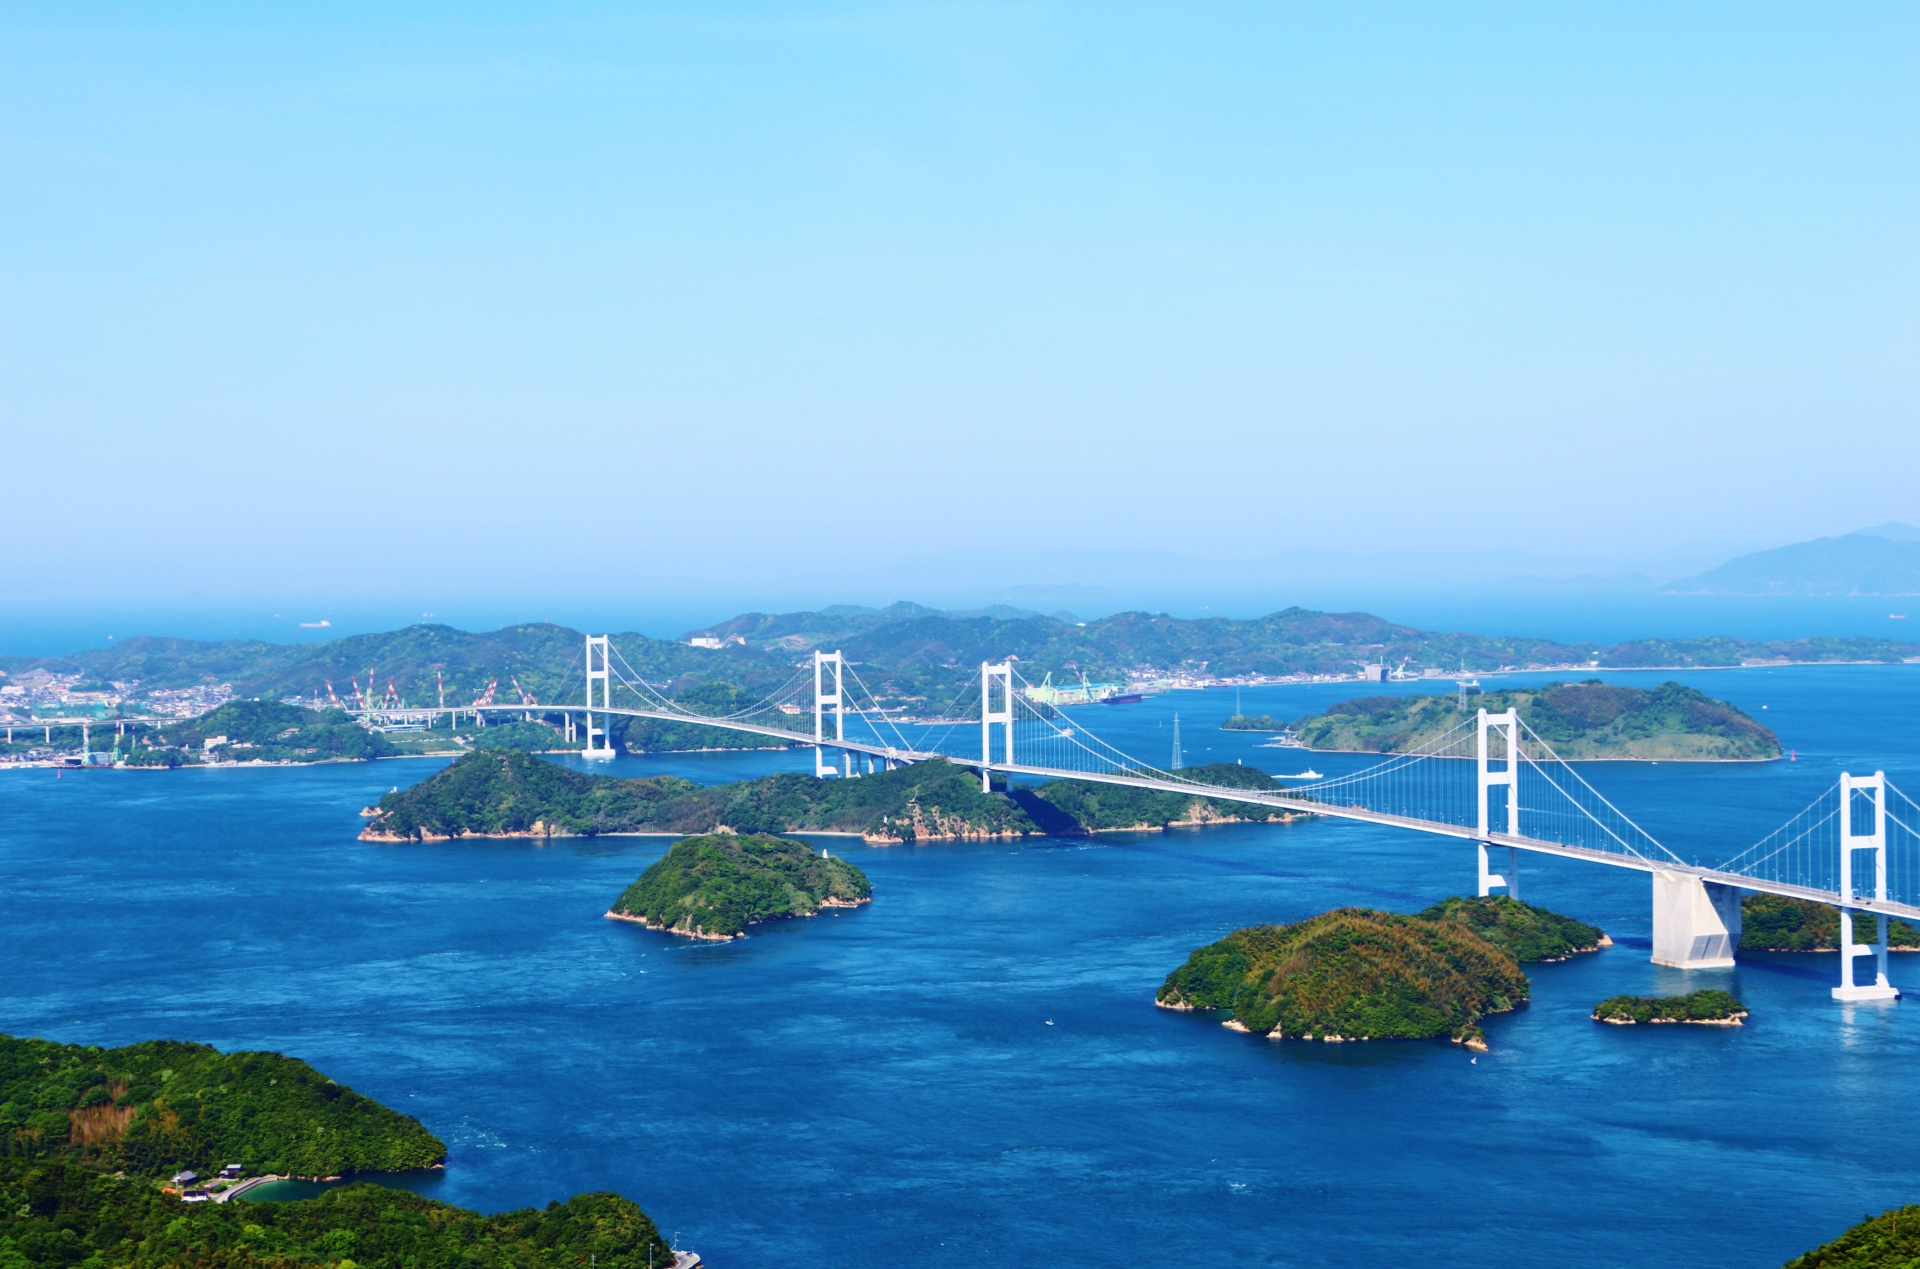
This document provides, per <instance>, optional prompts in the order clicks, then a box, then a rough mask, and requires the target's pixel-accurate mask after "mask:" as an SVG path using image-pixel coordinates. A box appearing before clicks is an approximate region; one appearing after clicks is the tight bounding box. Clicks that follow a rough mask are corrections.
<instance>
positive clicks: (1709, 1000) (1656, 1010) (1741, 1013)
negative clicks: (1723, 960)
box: [1593, 989, 1747, 1026]
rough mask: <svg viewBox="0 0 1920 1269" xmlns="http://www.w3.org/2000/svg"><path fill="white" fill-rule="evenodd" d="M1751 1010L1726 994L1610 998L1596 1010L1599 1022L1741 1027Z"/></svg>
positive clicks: (1598, 1005)
mask: <svg viewBox="0 0 1920 1269" xmlns="http://www.w3.org/2000/svg"><path fill="white" fill-rule="evenodd" d="M1746 1016H1747V1007H1746V1006H1745V1005H1743V1004H1741V1003H1740V1002H1739V1001H1738V1000H1735V999H1734V998H1733V997H1732V996H1730V995H1728V994H1727V993H1726V992H1724V991H1716V990H1712V989H1708V990H1705V991H1691V992H1688V993H1687V994H1686V995H1684V996H1609V997H1608V998H1607V999H1605V1000H1603V1001H1601V1002H1600V1003H1599V1004H1597V1005H1595V1006H1594V1007H1593V1020H1594V1021H1595V1022H1610V1023H1614V1024H1615V1025H1618V1026H1632V1025H1634V1024H1636V1023H1664V1022H1671V1023H1685V1022H1693V1023H1716V1024H1720V1025H1738V1024H1739V1023H1740V1021H1741V1020H1742V1019H1744V1018H1745V1017H1746Z"/></svg>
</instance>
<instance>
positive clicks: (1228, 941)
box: [1155, 908, 1528, 1043]
mask: <svg viewBox="0 0 1920 1269" xmlns="http://www.w3.org/2000/svg"><path fill="white" fill-rule="evenodd" d="M1527 993H1528V984H1527V979H1526V976H1525V975H1524V974H1522V973H1521V972H1520V967H1519V966H1518V965H1517V964H1515V963H1514V959H1513V957H1511V956H1509V955H1508V954H1507V953H1506V952H1504V951H1502V950H1501V949H1500V948H1498V947H1495V946H1494V945H1493V944H1491V943H1489V942H1488V941H1487V940H1485V939H1483V938H1481V937H1480V936H1479V935H1477V934H1475V933H1474V932H1473V931H1471V930H1469V929H1467V928H1466V927H1465V926H1463V925H1461V924H1459V923H1458V922H1455V921H1434V920H1429V919H1427V918H1425V917H1411V916H1401V915H1399V914H1398V913H1392V912H1379V911H1375V910H1373V909H1370V908H1340V909H1337V910H1336V911H1333V912H1327V913H1323V914H1322V915H1320V916H1317V917H1313V918H1311V919H1309V920H1306V921H1301V922H1298V923H1296V924H1293V925H1256V926H1250V927H1248V928H1246V929H1243V930H1235V931H1234V932H1233V933H1232V934H1229V935H1228V936H1227V937H1226V938H1224V939H1221V940H1220V941H1219V942H1217V943H1210V944H1208V945H1207V946H1205V947H1203V948H1200V949H1198V950H1197V951H1195V952H1194V953H1193V955H1191V956H1190V957H1188V958H1187V963H1186V964H1185V965H1182V966H1181V967H1180V968H1179V969H1176V970H1175V971H1174V972H1173V973H1171V974H1169V975H1168V976H1167V981H1166V982H1165V983H1164V984H1162V985H1161V988H1160V991H1159V993H1158V995H1157V996H1156V997H1155V1000H1156V1002H1157V1003H1158V1004H1160V1005H1161V1006H1163V1007H1165V1008H1169V1009H1218V1010H1223V1011H1225V1012H1227V1013H1228V1014H1229V1015H1231V1021H1232V1022H1233V1023H1234V1024H1235V1025H1236V1026H1237V1027H1238V1028H1239V1029H1241V1030H1245V1031H1253V1032H1258V1033H1260V1034H1263V1035H1267V1036H1270V1037H1272V1038H1274V1039H1295V1038H1305V1039H1313V1038H1316V1037H1317V1038H1319V1039H1322V1040H1326V1039H1334V1038H1339V1039H1346V1040H1365V1039H1373V1040H1388V1039H1407V1040H1417V1039H1424V1038H1426V1037H1429V1036H1440V1035H1451V1036H1453V1037H1454V1038H1455V1039H1457V1040H1461V1041H1463V1042H1465V1041H1468V1040H1474V1041H1478V1042H1481V1043H1484V1041H1483V1040H1481V1039H1480V1036H1479V1029H1478V1023H1479V1021H1480V1019H1481V1018H1483V1017H1485V1016H1487V1015H1488V1014H1493V1013H1502V1012H1505V1011H1506V1010H1508V1009H1512V1008H1513V1007H1514V1006H1515V1005H1518V1004H1524V1003H1525V1002H1526V1000H1527Z"/></svg>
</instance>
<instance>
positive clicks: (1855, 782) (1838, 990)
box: [1833, 771, 1900, 1000]
mask: <svg viewBox="0 0 1920 1269" xmlns="http://www.w3.org/2000/svg"><path fill="white" fill-rule="evenodd" d="M1856 793H1858V794H1865V795H1867V797H1866V798H1863V799H1859V800H1860V801H1863V802H1865V803H1866V805H1865V806H1862V807H1860V808H1859V809H1862V810H1868V811H1869V813H1870V814H1871V816H1872V827H1871V828H1870V829H1869V830H1868V831H1867V832H1864V833H1862V832H1858V831H1857V827H1858V826H1857V825H1856V824H1855V823H1854V810H1855V802H1856V799H1855V797H1854V795H1855V794H1856ZM1861 850H1870V851H1872V852H1873V894H1872V895H1871V896H1862V895H1861V894H1860V892H1859V890H1858V889H1857V888H1856V887H1855V885H1854V879H1853V860H1854V852H1855V851H1861ZM1862 897H1871V898H1873V899H1875V900H1877V901H1879V902H1882V903H1884V902H1886V898H1887V773H1886V772H1884V771H1876V772H1874V773H1873V774H1872V775H1870V776H1856V775H1849V774H1848V773H1846V772H1844V771H1843V772H1841V773H1840V985H1839V986H1838V987H1835V988H1834V989H1833V998H1834V999H1835V1000H1897V999H1899V997H1900V993H1899V992H1898V991H1896V990H1895V989H1894V988H1893V986H1892V985H1891V984H1890V983H1888V982H1887V914H1886V913H1884V912H1876V913H1874V914H1873V920H1874V939H1873V942H1871V943H1856V942H1854V941H1853V909H1852V908H1851V907H1849V906H1847V904H1848V901H1849V900H1851V899H1856V898H1862ZM1868 953H1872V954H1873V957H1874V980H1873V982H1872V984H1871V985H1867V984H1862V985H1860V986H1855V985H1854V981H1853V962H1854V958H1855V957H1858V956H1865V955H1867V954H1868Z"/></svg>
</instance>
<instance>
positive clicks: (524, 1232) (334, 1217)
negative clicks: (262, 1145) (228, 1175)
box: [0, 1158, 673, 1269]
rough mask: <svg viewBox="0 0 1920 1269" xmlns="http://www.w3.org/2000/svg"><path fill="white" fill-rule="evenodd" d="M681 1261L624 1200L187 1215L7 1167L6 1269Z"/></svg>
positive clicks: (344, 1194)
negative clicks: (509, 1207)
mask: <svg viewBox="0 0 1920 1269" xmlns="http://www.w3.org/2000/svg"><path fill="white" fill-rule="evenodd" d="M671 1264H673V1250H672V1248H671V1247H670V1246H668V1244H667V1243H666V1241H665V1240H664V1239H662V1238H661V1237H660V1231H659V1230H658V1229H656V1228H655V1227H654V1224H653V1222H652V1221H651V1220H648V1219H647V1215H646V1213H644V1212H642V1211H641V1210H640V1209H639V1208H638V1207H637V1206H635V1205H634V1204H633V1203H632V1202H631V1201H630V1200H628V1199H624V1198H621V1197H620V1196H619V1195H618V1194H608V1193H598V1194H579V1195H575V1196H574V1197H573V1198H571V1199H568V1200H567V1201H566V1202H564V1203H550V1204H548V1205H547V1206H546V1207H545V1208H531V1207H528V1208H520V1209H518V1210H516V1211H511V1212H501V1213H499V1214H497V1215H492V1216H489V1215H484V1214H482V1213H480V1212H475V1211H470V1210H468V1209H466V1208H461V1207H454V1206H453V1205H452V1204H449V1203H439V1202H435V1201H434V1200H432V1199H427V1198H421V1197H420V1196H419V1195H417V1194H409V1193H407V1192H406V1191H404V1190H393V1189H385V1188H383V1187H380V1186H377V1185H364V1184H363V1185H349V1186H345V1187H343V1188H341V1189H336V1190H329V1191H327V1192H326V1193H324V1194H321V1195H319V1196H318V1197H315V1198H311V1199H306V1200H303V1201H301V1202H296V1203H250V1202H247V1201H245V1200H241V1201H238V1202H231V1203H199V1204H191V1205H189V1204H183V1203H181V1202H180V1201H179V1200H177V1199H175V1198H172V1197H170V1196H168V1195H164V1194H162V1193H160V1191H159V1190H158V1189H156V1188H154V1187H153V1186H152V1185H150V1184H146V1183H144V1182H142V1181H140V1180H138V1179H135V1178H131V1177H126V1178H116V1177H112V1176H107V1175H103V1174H102V1173H99V1172H96V1171H92V1170H89V1169H86V1168H81V1167H77V1166H74V1165H72V1164H69V1163H64V1162H61V1161H57V1160H24V1159H17V1158H16V1159H0V1266H3V1267H4V1269H107V1267H108V1266H142V1267H144V1266H152V1267H153V1269H163V1267H165V1269H175V1267H177V1266H195V1267H204V1269H306V1267H308V1266H311V1267H312V1269H534V1267H536V1266H540V1267H550V1269H560V1267H561V1266H565V1267H566V1269H573V1267H574V1266H587V1265H595V1266H605V1267H606V1269H649V1267H650V1266H651V1269H662V1266H668V1265H671Z"/></svg>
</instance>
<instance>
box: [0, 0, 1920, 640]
mask: <svg viewBox="0 0 1920 1269" xmlns="http://www.w3.org/2000/svg"><path fill="white" fill-rule="evenodd" d="M1916 53H1920V10H1915V9H1914V8H1913V7H1912V6H1910V5H1896V4H1875V3H1863V4H1853V5H1847V6H1806V5H1765V4H1741V5H1719V6H1715V5H1691V6H1684V7H1677V6H1670V5H1640V6H1632V5H1619V4H1609V5H1588V6H1580V5H1555V6H1537V5H1511V6H1491V5H1486V6H1463V7H1453V8H1448V9H1444V10H1443V9H1441V8H1440V7H1437V6H1419V7H1412V6H1409V7H1395V6H1385V5H1349V6H1311V7H1308V6H1290V5H1224V4H1216V5H1187V6H1135V5H1125V4H1111V3H1109V4H1101V5H1090V4H1089V5H1072V4H1050V5H1021V4H999V5H993V4H975V5H964V6H955V5H940V4H924V3H923V4H904V5H899V4H858V3H852V4H835V5H823V4H800V3H796V4H785V5H753V4H739V5H729V6H714V5H697V6H696V5H687V6H674V5H637V6H606V7H596V6H592V5H570V6H531V5H528V6H501V5H494V6H486V5H457V6H456V5H446V6H437V7H436V6H424V5H404V4H395V5H381V6H352V5H332V6H305V7H301V8H295V7H292V6H276V7H264V6H239V5H233V6H208V5H194V4H172V5H112V4H105V5H94V6H86V7H85V8H84V9H82V8H80V7H77V6H64V7H55V6H44V5H42V6H26V5H13V4H7V5H0V56H3V57H4V59H5V68H6V69H5V73H4V75H0V146H3V147H4V154H3V157H0V285H3V286H4V292H5V295H6V302H5V304H4V306H0V412H3V415H0V417H4V421H5V432H6V446H5V451H4V453H5V456H6V459H7V470H8V473H9V479H8V502H9V504H10V507H11V510H12V512H13V515H12V517H11V527H12V528H13V535H12V536H13V540H14V546H12V547H10V548H9V550H8V552H7V553H6V556H5V559H4V562H3V563H0V600H4V603H5V605H6V606H7V607H8V608H9V609H10V610H11V611H12V612H13V613H14V614H15V616H16V617H18V616H20V615H21V614H27V613H36V614H43V615H44V614H49V613H51V614H58V613H71V612H77V611H80V610H83V609H84V610H89V611H91V610H93V609H105V608H111V607H113V606H114V605H119V606H120V607H121V608H128V609H131V608H137V607H139V606H140V605H142V604H145V605H148V606H149V608H151V610H152V611H155V612H158V611H161V609H162V608H163V607H166V606H169V605H170V606H171V607H167V608H166V610H167V611H182V612H184V611H187V610H189V609H191V608H192V607H193V606H194V605H196V604H197V605H202V606H205V607H207V608H209V609H210V610H211V609H213V608H220V609H222V610H223V611H224V610H227V609H233V610H238V609H243V608H248V607H249V606H252V607H258V608H260V609H262V610H263V611H264V610H265V609H266V608H269V607H276V606H286V607H291V606H296V605H299V606H304V607H306V608H309V609H312V610H314V611H318V610H319V609H320V608H321V607H323V606H325V605H343V604H348V603H355V602H359V603H374V602H377V603H380V604H385V605H388V606H389V607H391V608H392V609H393V610H394V611H396V612H397V611H400V610H402V609H405V610H408V611H411V609H412V608H414V607H419V608H420V609H421V610H422V611H425V610H427V608H428V607H430V606H436V605H437V606H441V607H449V606H450V607H454V608H458V607H459V606H460V605H463V604H464V605H467V606H468V608H470V609H472V608H476V607H478V606H488V605H491V606H492V607H493V608H494V609H498V610H499V611H507V610H519V609H525V610H527V615H529V616H533V615H561V613H562V611H563V610H566V609H567V607H568V605H573V606H574V607H576V608H577V607H579V606H580V605H581V604H583V603H586V602H588V601H589V600H591V601H592V602H606V601H607V598H608V596H609V595H617V596H619V597H620V602H624V603H627V604H629V605H630V606H631V607H632V608H633V609H634V610H635V611H639V610H643V609H646V608H647V606H648V605H653V606H654V607H656V608H663V609H669V608H674V606H675V605H679V606H681V607H687V606H689V605H691V606H694V607H697V606H698V605H699V604H701V603H709V602H710V603H713V604H718V605H720V606H722V607H727V606H730V605H732V606H747V605H749V604H754V603H756V601H759V602H760V603H761V605H762V606H775V605H777V604H780V603H783V602H832V601H833V600H835V599H849V600H860V601H867V602H884V601H885V600H887V599H890V598H895V597H899V595H900V594H901V593H903V592H904V591H906V590H909V589H912V588H915V586H916V578H922V577H924V578H925V584H924V585H923V586H920V587H919V589H920V591H921V593H922V594H924V595H925V596H926V597H928V598H930V599H934V600H935V601H936V602H966V601H967V600H969V599H972V600H973V601H974V602H979V601H982V600H985V599H988V598H991V597H993V596H992V594H991V593H990V592H994V591H995V587H996V583H998V584H1001V589H1008V588H1013V589H1017V588H1018V587H1019V586H1022V585H1025V586H1028V587H1035V586H1038V587H1042V588H1044V587H1047V586H1053V587H1055V588H1056V589H1058V590H1063V591H1065V590H1070V588H1071V587H1072V586H1074V585H1076V584H1086V583H1087V582H1088V578H1089V577H1090V576H1091V573H1092V572H1097V571H1098V569H1097V568H1096V566H1095V565H1094V564H1093V563H1089V562H1088V561H1092V560H1094V559H1096V558H1099V559H1106V560H1108V561H1109V563H1111V561H1112V560H1114V559H1121V560H1124V559H1125V558H1126V553H1127V552H1140V551H1147V552H1159V553H1162V554H1163V555H1167V556H1178V557H1181V558H1189V557H1190V558H1194V559H1204V560H1207V561H1210V562H1212V564H1213V565H1216V566H1218V567H1220V568H1222V569H1225V570H1228V571H1229V572H1230V571H1231V570H1232V569H1233V568H1235V567H1239V566H1242V565H1249V564H1257V562H1258V561H1263V560H1265V561H1271V560H1273V559H1274V558H1276V557H1279V556H1282V555H1284V553H1286V552H1290V551H1293V552H1298V551H1322V552H1326V551H1334V552H1356V553H1361V554H1365V553H1373V552H1386V551H1391V552H1408V551H1415V552H1422V551H1425V552H1441V553H1450V552H1485V551H1497V550H1513V551H1522V552H1530V553H1532V554H1533V555H1535V556H1538V557H1540V558H1542V559H1554V560H1566V561H1571V560H1578V561H1582V562H1584V563H1583V564H1582V566H1583V567H1585V566H1588V565H1591V566H1592V567H1595V568H1599V569H1601V570H1605V569H1607V568H1621V569H1628V568H1642V569H1646V570H1651V571H1652V572H1656V573H1657V572H1658V571H1659V570H1660V569H1662V568H1670V569H1672V570H1674V571H1676V572H1678V571H1685V566H1688V565H1694V564H1697V563H1698V562H1702V561H1710V560H1711V559H1713V558H1717V557H1722V556H1724V555H1726V554H1729V553H1732V552H1736V551H1739V550H1745V549H1751V548H1754V547H1760V546H1770V545H1776V544H1779V543H1782V542H1787V541H1793V540H1797V539H1801V538H1806V537H1811V536H1817V535H1821V534H1826V533H1834V532H1843V531H1846V530H1848V529H1852V528H1856V527H1859V526H1861V525H1867V524H1876V523H1879V522H1882V521H1885V520H1889V519H1903V520H1907V521H1913V522H1920V479H1917V478H1920V446H1916V445H1915V443H1914V441H1913V437H1914V435H1915V432H1916V426H1915V424H1916V405H1920V376H1917V375H1916V371H1917V370H1920V364H1917V363H1920V357H1917V356H1916V321H1915V296H1916V295H1920V286H1916V283H1920V267H1916V266H1917V265H1920V250H1917V249H1916V235H1915V233H1914V226H1915V225H1916V224H1920V196H1917V195H1920V189H1917V188H1916V182H1917V181H1920V164H1917V163H1916V158H1920V155H1916V147H1917V144H1920V143H1917V142H1916V138H1920V128H1916V124H1917V123H1920V119H1916V114H1917V113H1920V111H1917V110H1916V106H1917V105H1920V94H1917V93H1916V89H1915V76H1914V75H1913V66H1914V64H1915V54H1916ZM981 550H984V551H990V552H993V553H994V554H993V556H992V561H991V563H990V564H983V565H981V566H980V567H978V568H975V569H973V570H972V571H971V572H969V570H968V568H966V567H956V566H954V565H953V560H954V557H955V555H956V553H958V554H960V555H962V556H966V555H968V554H969V553H972V552H977V551H981ZM1076 553H1078V554H1076ZM1102 553H1104V554H1102ZM1076 560H1078V561H1080V562H1079V563H1075V561H1076ZM1115 567H1122V568H1124V566H1123V565H1122V566H1115ZM1261 567H1268V566H1261ZM943 569H944V570H947V571H946V572H944V573H942V572H941V570H943ZM1076 570H1077V571H1076ZM1083 574H1085V575H1084V576H1083ZM1283 574H1284V569H1276V570H1274V571H1273V573H1272V575H1271V576H1270V577H1267V578H1265V579H1264V580H1262V581H1261V583H1260V587H1264V589H1262V590H1261V595H1262V596H1263V598H1262V599H1261V600H1260V601H1259V602H1266V597H1268V596H1270V598H1271V600H1272V601H1273V602H1275V603H1279V602H1285V601H1286V600H1288V599H1289V598H1291V597H1292V596H1291V595H1290V593H1289V587H1288V583H1287V579H1286V577H1285V576H1284V575H1283ZM1108 580H1109V581H1110V579H1108ZM1255 589H1260V588H1259V587H1256V588H1255ZM1247 602H1248V603H1254V602H1255V601H1254V600H1253V599H1248V600H1247Z"/></svg>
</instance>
